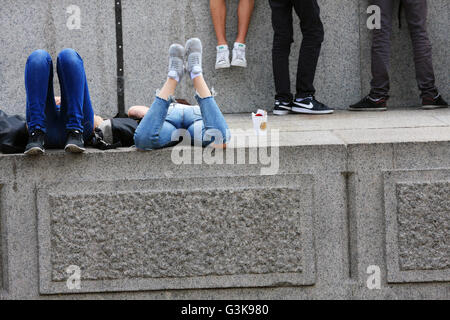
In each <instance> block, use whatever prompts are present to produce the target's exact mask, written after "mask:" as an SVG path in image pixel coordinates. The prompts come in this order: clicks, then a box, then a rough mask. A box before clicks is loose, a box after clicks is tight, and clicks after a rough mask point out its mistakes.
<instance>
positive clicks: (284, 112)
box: [273, 110, 290, 116]
mask: <svg viewBox="0 0 450 320" xmlns="http://www.w3.org/2000/svg"><path fill="white" fill-rule="evenodd" d="M289 112H290V111H289V110H273V114H274V115H276V116H285V115H288V114H289Z"/></svg>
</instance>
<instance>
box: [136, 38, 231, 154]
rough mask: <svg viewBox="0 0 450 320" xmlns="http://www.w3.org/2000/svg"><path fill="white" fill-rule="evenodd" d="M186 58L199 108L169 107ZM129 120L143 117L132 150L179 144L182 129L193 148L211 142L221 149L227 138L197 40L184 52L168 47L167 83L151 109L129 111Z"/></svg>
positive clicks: (142, 108) (174, 47) (177, 45)
mask: <svg viewBox="0 0 450 320" xmlns="http://www.w3.org/2000/svg"><path fill="white" fill-rule="evenodd" d="M185 57H186V58H187V66H186V69H187V72H188V73H189V76H190V77H191V79H192V80H193V82H194V87H195V89H196V91H197V95H196V99H197V101H198V103H199V106H187V105H181V104H176V105H172V103H173V102H175V101H174V100H173V98H172V95H173V94H174V93H175V89H176V87H177V85H178V83H179V82H180V81H181V79H182V78H183V75H184V72H185V67H184V59H185ZM129 116H130V117H131V118H138V119H139V118H142V117H143V119H142V121H141V122H140V124H139V126H138V128H137V129H136V132H135V135H134V142H135V146H136V148H137V149H139V150H143V151H145V150H152V149H160V148H164V147H170V146H174V145H176V144H177V143H178V142H179V140H178V138H176V137H177V134H179V133H180V132H181V131H180V130H183V129H184V130H186V131H187V133H189V135H190V137H191V143H192V144H193V145H200V146H203V147H206V146H208V145H210V144H211V143H213V142H214V145H213V146H215V147H223V146H224V144H225V143H226V142H227V140H228V138H229V130H228V126H227V124H226V122H225V118H224V117H223V114H222V112H221V111H220V109H219V107H218V106H217V103H216V101H215V99H214V97H213V96H212V94H211V91H210V90H209V88H208V86H207V85H206V82H205V79H204V78H203V71H202V43H201V41H200V40H199V39H197V38H194V39H190V40H188V41H187V42H186V47H185V48H183V46H182V45H179V44H173V45H172V46H171V47H170V49H169V73H168V79H167V81H166V83H165V84H164V86H163V88H162V89H161V90H160V91H159V93H158V94H157V96H156V98H155V101H154V102H153V105H152V106H151V107H150V108H147V107H134V108H131V109H130V111H129ZM178 137H179V136H178ZM175 140H176V141H175Z"/></svg>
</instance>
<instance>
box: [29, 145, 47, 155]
mask: <svg viewBox="0 0 450 320" xmlns="http://www.w3.org/2000/svg"><path fill="white" fill-rule="evenodd" d="M44 153H45V150H44V149H42V148H39V147H35V148H31V149H30V150H27V151H25V152H24V154H26V155H27V156H40V155H43V154H44Z"/></svg>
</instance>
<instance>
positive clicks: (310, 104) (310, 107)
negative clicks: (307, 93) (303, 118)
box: [294, 101, 314, 110]
mask: <svg viewBox="0 0 450 320" xmlns="http://www.w3.org/2000/svg"><path fill="white" fill-rule="evenodd" d="M294 104H295V105H296V106H299V107H302V108H306V109H310V110H311V109H313V108H314V105H313V104H312V102H310V103H309V104H304V103H300V102H296V101H294Z"/></svg>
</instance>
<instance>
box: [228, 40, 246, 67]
mask: <svg viewBox="0 0 450 320" xmlns="http://www.w3.org/2000/svg"><path fill="white" fill-rule="evenodd" d="M231 65H232V66H233V67H241V68H247V59H246V58H245V44H242V43H237V42H236V43H235V44H234V49H233V59H232V60H231Z"/></svg>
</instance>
